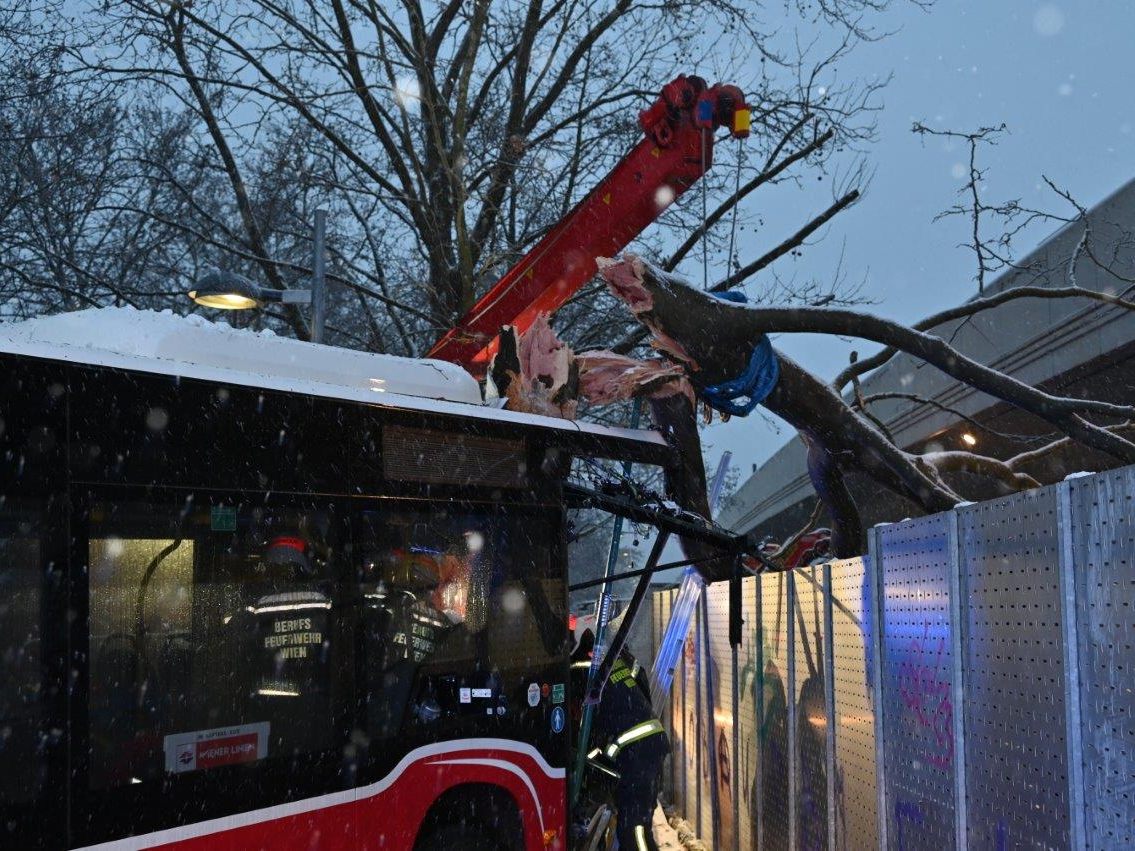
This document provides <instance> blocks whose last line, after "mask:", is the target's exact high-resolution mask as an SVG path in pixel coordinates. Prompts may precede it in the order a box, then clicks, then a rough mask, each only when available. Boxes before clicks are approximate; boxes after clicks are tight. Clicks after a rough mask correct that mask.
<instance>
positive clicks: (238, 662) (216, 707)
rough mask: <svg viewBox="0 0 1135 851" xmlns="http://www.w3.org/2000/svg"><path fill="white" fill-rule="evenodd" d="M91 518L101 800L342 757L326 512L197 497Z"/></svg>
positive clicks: (93, 741) (94, 761)
mask: <svg viewBox="0 0 1135 851" xmlns="http://www.w3.org/2000/svg"><path fill="white" fill-rule="evenodd" d="M198 501H200V502H203V503H206V504H200V505H199V504H198ZM91 518H92V529H91V537H90V540H89V563H90V590H89V594H90V651H91V652H90V656H91V662H90V665H91V669H90V785H91V788H93V789H102V788H113V787H118V786H122V785H126V784H130V783H146V782H148V781H156V780H159V779H161V778H163V777H169V776H171V775H181V774H187V773H195V772H200V771H206V770H210V769H214V768H217V769H220V768H231V767H234V766H242V765H243V766H244V767H245V768H249V767H253V766H255V765H256V764H259V763H261V762H263V761H264V760H271V759H276V758H289V759H290V758H295V757H297V756H301V755H307V754H319V753H324V752H332V751H333V752H335V753H336V754H338V753H339V751H340V748H339V747H338V744H337V737H338V736H339V732H338V731H340V730H341V729H342V725H341V724H339V723H338V722H339V720H340V719H339V716H338V715H337V714H336V711H335V705H334V702H335V700H336V699H337V697H338V696H339V694H340V692H341V690H342V689H341V688H340V687H339V685H338V684H337V683H336V682H335V679H336V672H337V671H339V670H340V669H341V668H342V666H340V665H339V664H338V662H337V656H336V654H337V653H338V652H341V648H340V647H339V646H338V645H337V643H336V642H335V641H334V632H335V629H336V619H337V617H338V612H337V611H336V610H335V604H334V599H335V594H334V579H333V576H334V570H333V568H334V564H335V562H336V559H337V558H338V555H337V552H338V551H337V549H336V541H335V540H334V535H333V529H334V524H333V523H331V522H329V520H328V517H327V512H322V511H314V510H304V509H277V510H272V509H267V508H261V507H249V506H247V505H219V506H217V505H214V506H210V505H208V504H207V497H206V498H203V497H202V495H200V494H198V495H197V499H196V500H187V501H186V502H185V504H184V506H181V507H180V508H179V510H177V511H163V510H159V509H156V508H155V506H154V505H152V504H145V503H128V504H110V503H96V504H95V505H94V506H93V507H92V510H91Z"/></svg>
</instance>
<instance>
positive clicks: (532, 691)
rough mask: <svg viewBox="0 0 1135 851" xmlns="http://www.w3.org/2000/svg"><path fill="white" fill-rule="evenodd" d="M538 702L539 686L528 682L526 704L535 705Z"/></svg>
mask: <svg viewBox="0 0 1135 851" xmlns="http://www.w3.org/2000/svg"><path fill="white" fill-rule="evenodd" d="M539 702H540V686H538V685H537V684H536V683H530V684H529V686H528V705H529V706H532V707H535V706H536V704H538V703H539Z"/></svg>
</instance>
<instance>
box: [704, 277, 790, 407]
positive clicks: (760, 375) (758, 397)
mask: <svg viewBox="0 0 1135 851" xmlns="http://www.w3.org/2000/svg"><path fill="white" fill-rule="evenodd" d="M714 295H716V296H717V297H718V298H720V299H723V300H724V301H731V302H734V303H737V304H746V303H748V301H749V300H748V299H747V298H746V297H745V294H744V293H742V292H738V291H737V290H727V291H725V292H722V293H714ZM779 378H780V364H779V363H778V362H777V359H776V352H774V351H773V350H772V343H770V342H769V338H768V336H767V335H765V334H761V336H760V339H758V340H757V343H756V345H754V346H753V353H752V354H751V355H749V365H748V367H747V368H746V369H745V371H744V372H743V373H742V374H741V375H739V376H738V377H737V378H734V379H731V380H729V381H723V382H721V383H720V384H711V385H709V386H707V387H703V388H701V390H700V391H699V393H698V395H699V396H700V397H701V399H702V401H704V402H705V403H706V404H708V405H709V406H710V407H711V408H713V409H714V410H715V411H720V412H721V413H723V414H729V415H730V416H731V417H743V416H746V415H748V414H750V413H752V410H753V408H755V407H757V405H759V404H760V403H761V402H763V401H764V400H765V399H767V398H768V395H769V393H771V392H772V390H773V388H774V387H775V386H776V382H777V379H779Z"/></svg>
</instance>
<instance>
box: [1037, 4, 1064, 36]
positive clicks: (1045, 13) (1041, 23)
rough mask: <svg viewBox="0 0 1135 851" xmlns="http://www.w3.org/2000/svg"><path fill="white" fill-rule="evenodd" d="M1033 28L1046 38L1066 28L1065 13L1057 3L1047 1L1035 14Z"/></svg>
mask: <svg viewBox="0 0 1135 851" xmlns="http://www.w3.org/2000/svg"><path fill="white" fill-rule="evenodd" d="M1033 29H1035V30H1036V31H1037V33H1038V34H1040V35H1042V36H1045V37H1046V38H1047V37H1050V36H1054V35H1056V34H1058V33H1059V32H1060V31H1061V30H1062V29H1064V13H1063V12H1061V11H1060V8H1059V7H1058V6H1057V5H1056V4H1055V3H1045V4H1044V5H1043V6H1041V7H1040V8H1039V9H1037V10H1036V14H1035V15H1033Z"/></svg>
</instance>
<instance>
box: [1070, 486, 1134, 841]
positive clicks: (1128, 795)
mask: <svg viewBox="0 0 1135 851" xmlns="http://www.w3.org/2000/svg"><path fill="white" fill-rule="evenodd" d="M1069 488H1070V492H1071V509H1072V511H1071V513H1072V520H1073V535H1072V553H1073V563H1074V564H1075V565H1076V575H1077V576H1078V579H1079V581H1078V587H1077V588H1076V600H1077V607H1078V611H1077V616H1078V621H1079V638H1080V641H1079V644H1080V657H1079V658H1080V683H1081V691H1080V712H1081V715H1082V719H1083V728H1082V729H1083V748H1084V791H1085V804H1086V807H1087V818H1086V825H1087V827H1086V829H1087V833H1088V838H1089V844H1090V846H1091V847H1092V848H1100V849H1104V848H1108V849H1110V848H1131V847H1135V468H1133V467H1127V468H1124V469H1121V470H1113V471H1110V472H1107V473H1101V474H1100V475H1098V476H1092V477H1090V478H1087V477H1085V478H1081V479H1074V480H1072V481H1071V482H1070V483H1069Z"/></svg>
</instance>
